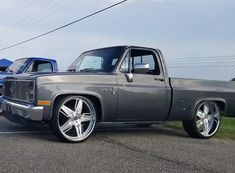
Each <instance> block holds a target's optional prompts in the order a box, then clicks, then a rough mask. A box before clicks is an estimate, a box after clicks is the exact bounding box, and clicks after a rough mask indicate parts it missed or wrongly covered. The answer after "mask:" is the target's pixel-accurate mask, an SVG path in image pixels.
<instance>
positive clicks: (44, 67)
mask: <svg viewBox="0 0 235 173" xmlns="http://www.w3.org/2000/svg"><path fill="white" fill-rule="evenodd" d="M52 71H53V70H52V65H51V63H50V62H44V63H39V64H38V67H37V72H52Z"/></svg>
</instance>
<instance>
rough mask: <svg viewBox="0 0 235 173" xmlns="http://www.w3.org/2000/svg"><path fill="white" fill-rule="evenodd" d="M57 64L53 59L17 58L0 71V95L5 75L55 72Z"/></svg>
mask: <svg viewBox="0 0 235 173" xmlns="http://www.w3.org/2000/svg"><path fill="white" fill-rule="evenodd" d="M57 71H58V66H57V62H56V60H54V59H48V58H38V57H28V58H21V59H17V60H16V61H15V62H14V63H13V64H11V65H10V66H9V67H8V68H7V69H6V71H5V72H3V73H0V95H2V81H3V79H4V78H5V77H6V76H9V75H13V74H22V73H36V72H40V73H43V72H45V73H46V72H57Z"/></svg>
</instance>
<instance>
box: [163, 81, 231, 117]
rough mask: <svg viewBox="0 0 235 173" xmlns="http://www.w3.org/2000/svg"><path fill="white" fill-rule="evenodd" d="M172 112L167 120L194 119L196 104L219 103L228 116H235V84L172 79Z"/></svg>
mask: <svg viewBox="0 0 235 173" xmlns="http://www.w3.org/2000/svg"><path fill="white" fill-rule="evenodd" d="M170 85H171V88H172V103H171V111H170V115H169V117H168V119H167V120H182V119H184V120H187V119H189V118H192V117H193V110H195V109H193V108H194V106H195V105H197V104H196V103H198V102H200V101H203V100H214V101H218V104H219V106H220V107H221V108H222V110H224V113H225V115H226V116H235V111H234V110H235V109H234V108H235V82H230V81H229V82H224V81H223V82H222V81H212V80H194V79H179V78H170Z"/></svg>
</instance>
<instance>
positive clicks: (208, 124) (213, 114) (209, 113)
mask: <svg viewBox="0 0 235 173" xmlns="http://www.w3.org/2000/svg"><path fill="white" fill-rule="evenodd" d="M220 122H221V113H220V108H219V106H218V105H217V104H216V103H215V102H212V101H205V102H202V103H199V104H198V105H197V106H196V109H195V115H194V118H193V119H192V120H191V121H183V127H184V129H185V131H186V132H187V133H188V134H189V135H190V136H192V137H195V138H203V139H207V138H211V137H212V136H214V135H215V134H216V133H217V131H218V129H219V126H220Z"/></svg>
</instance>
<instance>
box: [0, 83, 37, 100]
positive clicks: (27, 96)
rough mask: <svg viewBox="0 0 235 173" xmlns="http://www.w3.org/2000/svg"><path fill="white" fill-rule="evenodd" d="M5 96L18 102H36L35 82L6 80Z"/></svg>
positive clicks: (4, 85)
mask: <svg viewBox="0 0 235 173" xmlns="http://www.w3.org/2000/svg"><path fill="white" fill-rule="evenodd" d="M3 96H4V97H6V98H10V99H13V100H17V101H24V102H33V101H34V82H33V81H32V80H5V81H4V84H3Z"/></svg>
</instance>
